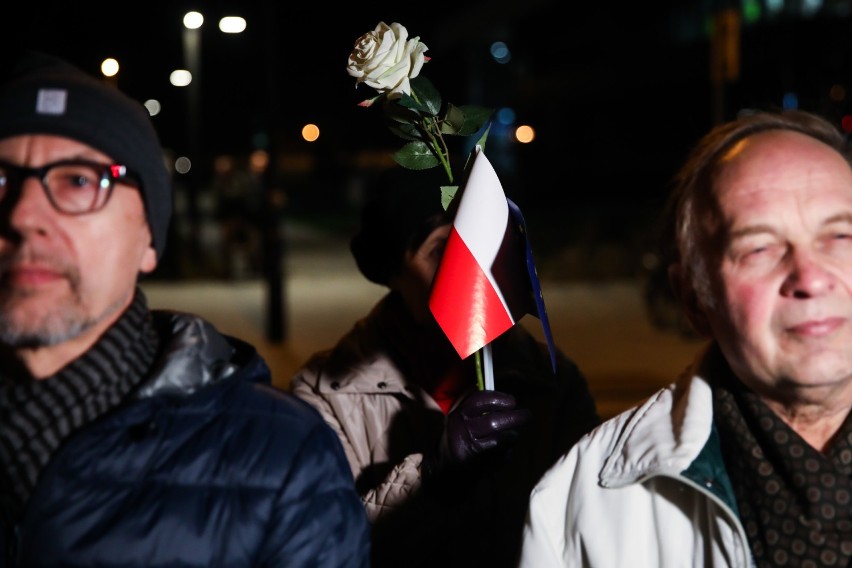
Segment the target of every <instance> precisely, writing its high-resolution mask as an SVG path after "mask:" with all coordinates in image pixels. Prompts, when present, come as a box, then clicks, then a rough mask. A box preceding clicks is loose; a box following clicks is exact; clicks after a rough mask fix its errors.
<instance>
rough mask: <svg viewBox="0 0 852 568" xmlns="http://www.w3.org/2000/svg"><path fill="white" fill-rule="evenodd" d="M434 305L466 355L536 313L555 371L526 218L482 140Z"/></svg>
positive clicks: (435, 313) (431, 300)
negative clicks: (496, 170)
mask: <svg viewBox="0 0 852 568" xmlns="http://www.w3.org/2000/svg"><path fill="white" fill-rule="evenodd" d="M429 308H430V309H431V310H432V315H433V316H434V317H435V319H436V321H437V322H438V325H440V326H441V329H442V330H443V331H444V333H445V334H446V336H447V338H449V340H450V342H451V343H452V344H453V346H454V347H455V349H456V351H457V352H458V354H459V356H461V358H462V359H465V358H467V357H468V356H469V355H471V354H472V353H475V352H476V351H478V350H479V349H481V348H483V347H484V346H486V345H488V344H489V343H491V342H492V341H493V340H494V339H496V338H497V337H499V336H500V335H501V334H503V333H504V332H505V331H507V330H508V329H510V328H511V327H512V326H513V325H515V324H516V323H517V322H518V321H519V320H520V319H521V318H522V317H523V316H524V315H526V314H532V315H533V316H536V317H538V318H539V319H540V320H541V323H542V327H543V328H544V335H545V338H546V340H547V345H548V347H549V349H550V359H551V364H552V366H553V369H554V372H555V370H556V357H555V350H554V346H553V339H552V337H551V333H550V325H549V323H548V320H547V313H546V312H545V309H544V298H543V296H542V293H541V285H540V283H539V279H538V274H537V273H536V269H535V264H534V262H533V258H532V250H531V249H530V244H529V239H528V238H527V230H526V223H525V222H524V218H523V215H521V211H520V209H518V207H517V206H516V205H515V204H514V203H512V201H511V200H510V199H508V198H507V197H506V194H505V193H504V192H503V186H502V185H501V184H500V180H499V179H498V177H497V173H496V172H495V171H494V168H493V167H492V166H491V163H490V162H489V161H488V159H487V158H486V157H485V154H484V153H483V152H482V148H481V147H480V146H477V147H476V149H475V155H474V157H473V165H472V166H471V169H470V173H469V175H468V178H467V183H466V184H465V187H464V189H463V192H462V193H461V195H460V196H459V205H458V209H457V211H456V214H455V217H454V219H453V227H452V230H451V231H450V235H449V238H448V240H447V246H446V248H445V249H444V254H443V256H442V258H441V263H440V265H439V266H438V270H437V273H436V274H435V279H434V281H433V283H432V291H431V295H430V297H429Z"/></svg>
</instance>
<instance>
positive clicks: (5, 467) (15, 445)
mask: <svg viewBox="0 0 852 568" xmlns="http://www.w3.org/2000/svg"><path fill="white" fill-rule="evenodd" d="M157 345H158V339H157V335H156V333H155V332H154V328H153V325H152V320H151V313H150V311H149V310H148V305H147V301H146V299H145V296H144V294H143V293H142V291H141V290H139V289H137V290H136V293H135V296H134V298H133V302H132V303H131V304H130V306H129V307H128V308H127V310H126V311H125V312H124V314H122V315H121V317H120V318H119V319H118V321H116V322H115V324H113V326H112V327H110V328H109V329H108V330H107V331H106V332H105V333H104V334H103V335H102V336H101V337H100V339H98V341H97V343H95V344H94V345H93V346H92V347H91V348H90V349H89V350H88V351H86V352H85V353H84V354H83V355H82V356H80V357H79V358H78V359H76V360H74V361H72V362H71V363H69V364H68V365H67V366H65V367H64V368H63V369H62V370H60V371H59V372H58V373H57V374H55V375H53V376H51V377H48V378H45V379H43V380H33V379H31V378H24V377H12V376H8V373H7V372H4V371H3V370H2V369H0V460H2V470H0V471H2V473H3V477H5V479H2V480H0V481H2V488H0V503H2V506H3V509H4V512H5V513H6V514H9V513H11V514H12V515H13V516H15V517H17V516H18V515H19V514H20V513H21V511H22V510H23V508H24V506H25V505H26V502H27V500H28V499H29V497H30V495H31V494H32V491H33V488H34V487H35V485H36V482H37V481H38V476H39V474H40V472H41V470H42V469H43V468H44V466H45V465H46V464H47V463H48V461H49V460H50V458H51V456H52V455H53V454H54V453H55V452H56V450H57V449H58V448H59V447H60V445H61V444H62V442H63V441H64V440H65V439H66V438H67V437H68V436H69V435H70V434H72V433H73V432H75V431H76V430H78V429H79V428H81V427H82V426H84V425H85V424H88V423H89V422H92V421H94V420H95V419H96V418H98V417H99V416H101V415H103V414H104V413H106V412H107V411H109V410H110V409H112V408H114V407H116V406H118V405H119V404H120V403H121V401H122V400H123V399H124V398H125V397H126V396H127V395H128V393H130V392H131V391H132V390H133V388H134V387H135V386H136V385H138V384H139V383H140V382H141V381H142V379H143V378H144V377H145V376H146V375H147V373H148V370H149V369H150V367H151V364H152V362H153V361H154V357H155V355H156V352H157Z"/></svg>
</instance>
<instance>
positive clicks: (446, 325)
mask: <svg viewBox="0 0 852 568" xmlns="http://www.w3.org/2000/svg"><path fill="white" fill-rule="evenodd" d="M489 276H490V275H487V274H486V273H485V271H484V270H483V268H482V266H480V264H479V262H478V261H477V259H476V258H475V257H474V255H473V254H472V253H471V251H470V249H469V248H468V246H467V245H466V244H465V242H464V240H463V239H462V238H461V235H459V233H458V231H457V230H456V228H455V227H453V229H452V230H451V232H450V236H449V238H448V240H447V246H446V248H445V250H444V255H443V259H442V262H441V266H440V268H439V270H438V273H437V274H436V276H435V281H434V282H433V286H432V293H431V296H430V298H429V307H430V309H431V310H432V314H433V316H434V317H435V320H436V321H437V322H438V324H439V325H440V326H441V329H443V330H444V333H445V334H446V336H447V338H448V339H449V340H450V342H451V343H452V344H453V346H454V347H455V349H456V351H457V352H458V354H459V356H461V358H462V359H464V358H466V357H468V356H469V355H470V354H472V353H474V352H475V351H477V350H479V349H481V348H482V347H483V346H484V345H487V344H488V343H491V341H493V340H494V339H496V338H497V337H498V336H500V335H501V334H502V333H503V332H505V331H506V330H507V329H509V328H510V327H512V326H513V325H514V324H515V322H514V320H513V319H512V316H511V314H510V313H509V312H508V311H507V310H506V308H505V305H504V302H503V300H502V298H501V297H500V295H499V294H498V293H497V291H496V290H495V289H494V286H493V285H492V278H491V277H489Z"/></svg>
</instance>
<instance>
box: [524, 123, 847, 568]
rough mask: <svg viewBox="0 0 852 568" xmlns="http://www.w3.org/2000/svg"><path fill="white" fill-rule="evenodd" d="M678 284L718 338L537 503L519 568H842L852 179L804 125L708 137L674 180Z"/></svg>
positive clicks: (721, 131) (828, 127)
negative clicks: (835, 567)
mask: <svg viewBox="0 0 852 568" xmlns="http://www.w3.org/2000/svg"><path fill="white" fill-rule="evenodd" d="M672 204H673V208H672V212H671V214H672V215H674V222H673V223H672V224H671V226H672V227H673V228H674V234H672V235H671V238H672V239H673V240H674V241H675V242H676V243H677V250H676V253H675V258H673V259H672V262H671V265H670V268H669V275H670V278H671V282H672V285H673V288H674V291H675V292H676V295H677V296H678V297H679V299H680V300H681V303H682V305H683V308H684V310H685V313H686V314H687V316H688V318H689V321H690V322H691V323H692V325H693V326H694V327H695V329H696V330H697V331H698V332H700V333H702V334H703V335H704V336H706V337H707V338H708V340H709V341H708V343H707V346H706V348H705V349H704V350H703V351H702V353H700V354H699V356H698V357H697V359H696V361H695V362H694V364H693V365H692V366H691V367H690V368H689V369H687V371H686V372H685V373H684V374H683V375H682V376H681V377H680V379H678V380H677V381H676V382H675V383H673V384H672V385H670V386H669V387H667V388H665V389H662V390H661V391H659V392H658V393H656V394H655V395H653V396H652V397H650V398H649V399H648V400H647V401H646V402H644V403H643V404H641V405H639V406H637V407H636V408H634V409H631V410H628V411H626V412H625V413H623V414H621V415H619V416H617V417H615V418H613V419H611V420H609V421H607V422H605V423H604V424H603V425H601V426H600V427H599V428H598V429H596V430H595V431H593V432H592V433H590V434H589V435H588V436H586V437H584V438H583V439H581V440H580V441H579V442H578V443H577V444H576V445H575V446H574V447H573V448H572V449H571V450H570V451H569V452H568V453H567V454H565V455H564V456H563V458H562V459H561V460H560V461H559V462H558V463H557V464H556V465H555V466H554V467H553V468H551V469H550V470H549V471H548V472H547V473H546V474H545V475H544V477H543V478H542V479H541V480H540V482H539V483H538V485H537V486H536V488H535V489H534V490H533V492H532V495H531V499H530V510H529V515H528V520H527V525H526V529H525V536H524V545H523V553H522V559H521V562H520V565H521V566H523V567H525V568H533V567H534V568H547V567H552V566H571V567H572V568H573V567H578V566H597V567H600V566H606V567H616V566H619V567H620V566H631V567H653V568H666V567H674V566H725V567H738V568H750V567H752V566H759V567H770V566H773V567H777V566H801V567H805V566H814V567H816V566H820V567H826V566H849V565H850V559H852V507H850V504H852V475H851V474H852V419H850V408H852V166H850V160H849V155H848V151H847V148H846V144H845V140H844V137H843V135H842V134H841V133H840V132H839V130H838V129H837V128H836V127H835V126H833V125H832V124H831V123H829V122H827V121H826V120H824V119H823V118H821V117H819V116H817V115H814V114H812V113H807V112H803V111H785V112H756V113H749V114H744V115H743V116H742V117H740V118H738V119H737V120H734V121H732V122H729V123H727V124H723V125H720V126H718V127H716V128H714V129H713V130H711V131H710V132H709V133H708V134H707V135H706V136H705V137H704V138H702V139H701V141H700V142H699V143H698V145H697V146H696V148H695V149H694V150H693V152H692V153H691V154H690V156H689V159H688V160H687V162H686V163H685V165H684V167H683V168H682V169H681V171H680V174H679V175H678V176H677V178H676V188H675V194H674V198H673V201H672Z"/></svg>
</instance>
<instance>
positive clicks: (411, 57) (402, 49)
mask: <svg viewBox="0 0 852 568" xmlns="http://www.w3.org/2000/svg"><path fill="white" fill-rule="evenodd" d="M427 49H429V48H428V47H426V45H425V44H423V43H420V38H419V37H415V38H412V39H408V30H406V29H405V26H403V25H401V24H398V23H396V22H394V23H392V24H391V25H390V26H388V25H387V24H385V23H384V22H379V25H377V26H376V29H375V30H373V31H371V32H367V33H365V34H364V35H362V36H361V37H359V38H358V40H357V41H356V42H355V48H354V49H353V50H352V53H351V54H350V55H349V64H348V65H347V66H346V71H347V72H348V73H349V74H350V75H351V76H353V77H355V78H356V81H355V86H356V87H357V86H358V84H360V83H366V84H367V85H369V86H370V87H373V88H374V89H376V90H377V91H378V92H379V93H387V95H388V97H389V98H398V97H399V96H400V95H401V94H402V93H405V94H406V95H410V94H411V85H410V84H409V81H410V80H411V79H414V78H415V77H417V75H419V74H420V69H421V68H422V67H423V63H424V62H425V61H426V57H425V56H424V55H423V53H424V52H425V51H426V50H427Z"/></svg>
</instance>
